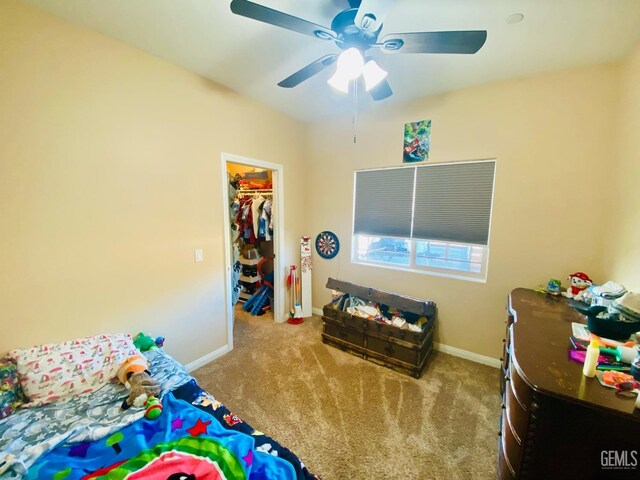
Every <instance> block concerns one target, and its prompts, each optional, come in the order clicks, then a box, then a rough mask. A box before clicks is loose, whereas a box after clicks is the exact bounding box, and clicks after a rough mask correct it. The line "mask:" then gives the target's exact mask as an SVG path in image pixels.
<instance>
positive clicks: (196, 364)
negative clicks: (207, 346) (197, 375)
mask: <svg viewBox="0 0 640 480" xmlns="http://www.w3.org/2000/svg"><path fill="white" fill-rule="evenodd" d="M229 351H231V349H230V348H229V345H224V346H222V347H220V348H218V349H217V350H214V351H213V352H211V353H208V354H206V355H205V356H204V357H200V358H198V359H197V360H194V361H193V362H191V363H188V364H186V365H185V368H186V369H187V372H189V373H191V372H193V371H194V370H197V369H198V368H200V367H204V366H205V365H206V364H207V363H210V362H213V361H214V360H215V359H216V358H219V357H221V356H222V355H224V354H225V353H228V352H229Z"/></svg>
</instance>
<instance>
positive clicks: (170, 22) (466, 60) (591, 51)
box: [23, 0, 640, 120]
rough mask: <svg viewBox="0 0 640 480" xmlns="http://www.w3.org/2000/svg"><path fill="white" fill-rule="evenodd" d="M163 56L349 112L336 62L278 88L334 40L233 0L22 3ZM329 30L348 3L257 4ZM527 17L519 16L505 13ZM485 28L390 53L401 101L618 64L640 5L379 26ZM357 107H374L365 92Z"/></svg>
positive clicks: (427, 11) (439, 5)
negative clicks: (459, 41) (455, 43)
mask: <svg viewBox="0 0 640 480" xmlns="http://www.w3.org/2000/svg"><path fill="white" fill-rule="evenodd" d="M23 1H25V2H26V3H30V4H32V5H35V6H37V7H40V8H42V9H43V10H46V11H48V12H51V13H54V14H56V15H59V16H61V17H64V18H66V19H68V20H70V21H72V22H74V23H77V24H80V25H83V26H85V27H87V28H90V29H92V30H96V31H98V32H101V33H104V34H106V35H108V36H111V37H113V38H116V39H118V40H121V41H122V42H124V43H127V44H129V45H132V46H134V47H138V48H140V49H142V50H144V51H146V52H149V53H151V54H154V55H157V56H158V57H161V58H164V59H166V60H168V61H170V62H172V63H174V64H176V65H180V66H182V67H184V68H186V69H187V70H191V71H193V72H196V73H198V74H200V75H202V76H204V77H206V78H209V79H211V80H213V81H215V82H218V83H221V84H223V85H225V86H227V87H229V88H231V89H233V90H235V91H237V92H239V93H241V94H243V95H246V96H249V97H252V98H254V99H257V100H259V101H261V102H264V103H266V104H269V105H271V106H272V107H274V108H276V109H279V110H282V111H284V112H287V113H289V114H291V115H293V116H295V117H297V118H299V119H302V120H315V119H318V118H321V117H327V116H331V115H337V114H343V113H347V112H349V111H351V108H352V100H351V98H350V97H349V96H348V95H344V94H339V93H337V92H335V91H333V90H332V89H331V87H329V86H328V85H327V83H326V80H327V79H328V77H329V76H330V74H331V71H330V70H331V69H328V70H327V71H325V72H323V73H321V74H319V75H317V76H315V77H313V78H311V79H309V80H308V81H306V82H304V83H302V84H301V85H299V86H298V87H296V88H293V89H283V88H280V87H278V86H277V85H276V84H277V83H278V82H279V81H280V80H282V79H284V78H285V77H287V76H289V75H290V74H291V73H293V72H295V71H296V70H298V69H299V68H301V67H302V66H304V65H307V64H308V63H310V62H312V61H314V60H315V59H317V58H319V57H321V56H322V55H324V54H326V53H330V52H337V51H339V50H338V48H337V47H336V46H335V44H333V43H330V42H326V41H321V40H317V39H315V38H312V37H308V36H305V35H301V34H297V33H295V32H291V31H288V30H283V29H281V28H278V27H274V26H271V25H266V24H263V23H259V22H257V21H254V20H251V19H248V18H244V17H240V16H237V15H234V14H232V13H231V11H230V9H229V4H230V3H231V2H230V0H134V1H132V0H108V1H107V0H23ZM253 1H255V2H257V3H262V4H263V5H267V6H269V7H271V8H275V9H278V10H281V11H285V12H287V13H290V14H292V15H295V16H298V17H302V18H305V19H308V20H311V21H313V22H315V23H319V24H322V25H326V26H329V25H330V23H331V19H332V18H333V16H334V15H335V14H336V13H337V12H338V11H340V10H341V9H343V8H345V7H346V6H347V1H346V0H304V1H301V0H253ZM513 13H522V14H524V16H525V18H524V21H523V22H522V23H519V24H515V25H511V24H507V22H506V21H505V20H506V18H507V17H508V16H509V15H511V14H513ZM465 29H474V30H477V29H484V30H487V31H488V39H487V42H486V44H485V45H484V47H483V48H482V49H481V50H480V51H479V52H478V53H477V54H476V55H416V54H413V55H410V54H405V55H400V54H397V55H387V54H384V53H378V54H377V59H378V62H379V63H380V64H381V66H382V67H383V68H385V69H386V70H388V71H389V76H388V80H389V83H390V84H391V87H392V88H393V90H394V95H393V96H392V97H391V98H389V99H388V100H384V101H382V102H380V103H389V102H397V101H400V100H407V99H411V98H417V97H422V96H427V95H432V94H436V93H441V92H446V91H450V90H455V89H458V88H462V87H467V86H471V85H477V84H482V83H487V82H491V81H497V80H504V79H508V78H514V77H519V76H523V75H527V74H531V73H536V72H543V71H549V70H556V69H564V68H569V67H575V66H583V65H588V64H595V63H602V62H611V61H617V60H621V59H622V58H624V57H625V56H626V55H628V54H629V53H630V52H631V50H632V49H633V47H634V46H635V45H637V44H638V42H640V0H398V1H397V3H396V5H395V7H394V8H393V9H392V10H391V11H390V13H389V14H388V15H387V17H386V20H385V22H384V26H383V29H382V34H381V37H382V36H383V35H384V34H386V33H393V32H412V31H438V30H465ZM359 103H360V106H359V109H360V110H362V109H369V108H375V107H376V104H374V102H372V101H371V100H370V99H369V98H368V96H363V97H362V98H361V99H359Z"/></svg>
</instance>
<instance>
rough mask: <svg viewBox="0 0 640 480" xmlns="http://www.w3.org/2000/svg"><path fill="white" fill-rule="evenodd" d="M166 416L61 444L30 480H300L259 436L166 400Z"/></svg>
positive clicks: (37, 465)
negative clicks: (258, 444)
mask: <svg viewBox="0 0 640 480" xmlns="http://www.w3.org/2000/svg"><path fill="white" fill-rule="evenodd" d="M162 405H163V412H162V415H160V417H159V418H158V419H156V420H146V419H142V420H139V421H137V422H135V423H133V424H131V425H129V426H127V427H125V428H123V429H121V430H118V431H117V432H115V433H113V434H112V435H109V436H107V437H106V438H103V439H100V440H97V441H91V442H81V443H76V442H74V443H64V444H62V445H59V446H58V447H56V448H55V449H53V450H52V451H50V452H49V453H47V454H46V455H44V456H42V457H41V458H40V459H39V460H38V461H37V462H36V463H34V464H33V465H32V466H31V468H30V469H29V471H28V473H27V478H28V479H40V478H43V479H44V478H46V479H55V480H81V479H82V480H85V479H86V480H89V479H114V480H115V479H124V478H127V479H128V480H137V479H144V480H196V479H197V480H219V479H220V480H222V479H228V480H231V479H237V480H241V479H255V480H262V479H278V480H287V479H295V477H296V474H295V471H294V469H293V467H292V466H291V464H290V463H289V462H287V461H285V460H283V459H281V458H278V457H276V456H273V455H269V454H268V453H266V452H263V451H261V450H259V449H258V448H256V442H255V439H254V437H252V436H251V435H246V434H243V433H240V432H236V431H233V430H228V429H225V428H224V427H223V426H222V425H221V424H220V423H219V422H217V421H216V419H214V418H213V417H212V416H211V415H210V414H208V413H207V412H205V411H202V410H200V409H198V408H196V407H194V406H193V405H191V404H189V403H187V402H185V401H182V400H177V399H176V398H175V397H174V396H173V394H172V393H169V394H167V395H165V397H164V399H163V402H162Z"/></svg>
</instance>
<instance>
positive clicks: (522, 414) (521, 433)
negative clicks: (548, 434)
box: [505, 382, 529, 445]
mask: <svg viewBox="0 0 640 480" xmlns="http://www.w3.org/2000/svg"><path fill="white" fill-rule="evenodd" d="M505 390H506V391H505V393H506V395H505V406H506V412H507V419H508V421H509V425H511V430H512V432H513V436H514V437H515V438H516V440H517V442H518V444H520V445H522V444H523V443H524V439H525V438H526V435H527V425H528V424H529V413H528V412H526V411H525V410H524V408H522V406H521V405H520V402H518V400H516V397H515V395H514V394H513V383H512V382H508V384H507V387H506V388H505Z"/></svg>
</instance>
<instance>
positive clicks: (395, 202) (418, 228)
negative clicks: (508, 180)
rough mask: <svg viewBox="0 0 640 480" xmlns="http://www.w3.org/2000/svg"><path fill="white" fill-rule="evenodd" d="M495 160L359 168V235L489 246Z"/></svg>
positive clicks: (356, 230) (356, 231) (356, 212)
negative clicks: (375, 168) (402, 166)
mask: <svg viewBox="0 0 640 480" xmlns="http://www.w3.org/2000/svg"><path fill="white" fill-rule="evenodd" d="M494 174H495V161H494V160H489V161H478V162H459V163H446V164H445V163H443V164H430V165H421V166H416V167H410V168H388V169H383V170H361V171H358V172H356V186H355V205H354V230H353V233H354V234H362V235H379V236H391V237H403V238H415V239H419V240H442V241H447V242H460V243H470V244H476V245H487V243H488V240H489V223H490V219H491V207H492V201H493V183H494V182H493V179H494Z"/></svg>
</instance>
